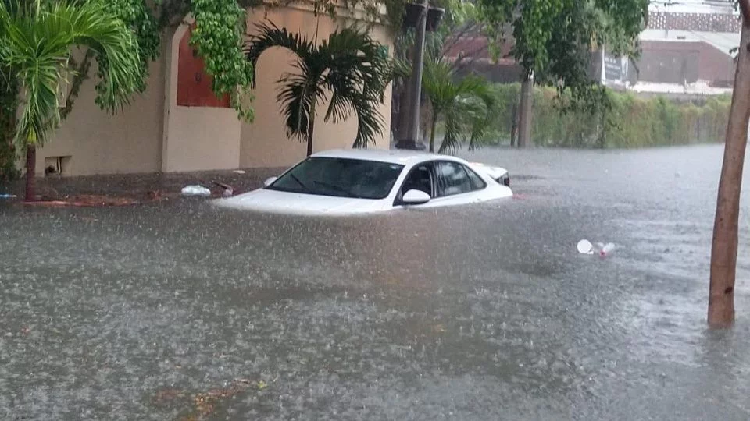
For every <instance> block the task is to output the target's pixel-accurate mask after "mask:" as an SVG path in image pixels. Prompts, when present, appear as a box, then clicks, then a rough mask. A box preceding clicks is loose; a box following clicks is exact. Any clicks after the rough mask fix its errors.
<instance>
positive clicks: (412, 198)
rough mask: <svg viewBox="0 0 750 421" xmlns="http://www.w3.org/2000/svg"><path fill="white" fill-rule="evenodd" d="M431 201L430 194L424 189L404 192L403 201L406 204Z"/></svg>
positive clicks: (419, 203)
mask: <svg viewBox="0 0 750 421" xmlns="http://www.w3.org/2000/svg"><path fill="white" fill-rule="evenodd" d="M429 201H430V195H429V194H427V193H425V192H423V191H422V190H417V189H411V190H409V191H408V192H406V193H404V197H402V198H401V203H403V204H405V205H421V204H424V203H427V202H429Z"/></svg>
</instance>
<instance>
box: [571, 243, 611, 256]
mask: <svg viewBox="0 0 750 421" xmlns="http://www.w3.org/2000/svg"><path fill="white" fill-rule="evenodd" d="M576 248H577V249H578V252H579V253H581V254H598V255H599V256H601V257H606V256H609V255H611V254H612V253H613V252H614V251H615V249H616V248H617V246H615V244H614V243H606V244H605V243H596V245H594V244H591V242H590V241H589V240H586V239H583V240H581V241H579V242H578V244H577V245H576Z"/></svg>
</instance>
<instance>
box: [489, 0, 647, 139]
mask: <svg viewBox="0 0 750 421" xmlns="http://www.w3.org/2000/svg"><path fill="white" fill-rule="evenodd" d="M477 4H478V7H479V9H480V13H479V14H478V16H480V18H481V21H482V23H483V25H482V29H483V30H484V32H485V33H486V34H487V35H489V37H490V39H491V40H494V41H495V42H494V43H493V46H495V48H494V52H495V53H496V54H497V52H498V48H497V46H498V45H499V44H500V43H502V42H503V41H504V40H506V39H508V38H509V37H510V36H512V37H513V40H514V46H513V50H512V54H513V56H514V57H515V58H516V60H517V61H518V63H519V64H520V65H521V66H522V67H523V69H524V80H523V83H524V85H525V86H526V88H527V89H526V92H529V90H530V88H531V86H530V85H531V83H532V77H533V82H534V83H536V84H539V85H542V86H550V87H555V88H557V89H558V90H559V91H560V92H561V93H562V92H564V93H565V95H568V96H569V100H570V101H569V106H570V107H572V108H574V109H577V108H584V109H587V110H589V112H596V111H598V110H600V109H605V110H606V109H607V108H608V107H609V106H610V104H609V101H608V100H609V98H610V97H609V96H608V95H606V94H605V92H604V89H603V88H602V87H601V85H600V84H598V83H597V81H595V80H592V79H591V78H590V77H589V76H588V66H589V62H590V57H591V54H590V53H591V51H593V50H594V49H596V48H597V47H598V46H601V45H606V46H607V49H608V50H609V51H610V52H612V53H614V54H623V55H628V56H630V57H635V56H636V55H637V52H638V48H637V41H636V40H637V36H638V34H639V33H640V32H641V30H642V29H643V28H644V24H645V16H646V14H647V12H648V0H588V1H583V2H581V1H574V0H525V1H517V0H478V2H477ZM526 98H527V96H525V95H524V96H522V102H528V100H527V99H526ZM519 108H520V110H521V114H522V115H521V118H520V120H521V122H522V123H524V122H526V123H530V121H531V115H530V111H531V106H530V104H529V103H522V104H520V107H519ZM520 133H521V139H520V142H519V143H520V145H522V146H523V145H525V143H526V140H528V139H525V137H526V136H527V135H528V130H524V128H523V127H522V128H521V129H520Z"/></svg>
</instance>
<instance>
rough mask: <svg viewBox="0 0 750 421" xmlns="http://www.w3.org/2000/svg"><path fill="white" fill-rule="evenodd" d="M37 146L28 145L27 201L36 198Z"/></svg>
mask: <svg viewBox="0 0 750 421" xmlns="http://www.w3.org/2000/svg"><path fill="white" fill-rule="evenodd" d="M35 177H36V146H34V145H28V146H26V201H27V202H33V201H35V200H36V178H35Z"/></svg>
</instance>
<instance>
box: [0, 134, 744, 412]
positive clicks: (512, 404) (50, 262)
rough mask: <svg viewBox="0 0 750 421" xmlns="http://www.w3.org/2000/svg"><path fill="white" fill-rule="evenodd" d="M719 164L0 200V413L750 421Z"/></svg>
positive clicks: (608, 164) (489, 154)
mask: <svg viewBox="0 0 750 421" xmlns="http://www.w3.org/2000/svg"><path fill="white" fill-rule="evenodd" d="M721 154H722V148H721V147H719V146H699V147H690V148H669V149H652V150H643V151H623V152H619V151H618V152H596V151H565V150H528V151H509V150H490V149H484V150H480V151H477V152H475V153H471V154H467V155H468V157H469V158H471V159H475V160H479V161H483V162H486V163H492V164H498V165H503V166H506V167H507V168H509V169H510V171H511V173H512V175H513V176H515V178H514V179H513V187H514V189H515V192H516V193H517V198H515V199H513V200H506V201H502V202H496V203H491V204H485V205H481V206H474V207H460V208H450V209H441V210H429V211H425V210H423V211H420V210H409V211H401V212H397V213H392V214H388V215H380V216H369V217H356V218H348V219H326V218H299V217H285V216H270V215H258V214H252V213H243V212H242V211H234V210H223V209H221V210H219V209H214V208H212V207H210V206H208V205H207V204H206V203H205V202H203V201H202V200H201V199H191V200H179V201H176V202H170V203H158V204H150V205H142V206H139V207H135V208H96V209H93V208H75V209H23V208H21V207H14V206H5V207H0V239H1V240H0V419H3V420H58V419H59V420H89V419H91V420H105V419H106V420H120V419H122V420H148V419H153V420H179V419H185V420H188V419H216V420H225V419H231V420H249V419H262V420H294V419H299V420H328V419H340V420H355V419H359V420H385V419H389V420H442V419H450V420H498V419H508V420H568V419H570V420H604V419H613V420H614V419H617V420H647V419H654V420H704V419H720V420H747V419H750V397H749V396H750V286H749V285H748V282H747V281H748V278H749V277H750V259H748V257H747V256H748V251H749V250H748V245H749V244H750V243H749V242H748V239H749V238H750V232H749V231H748V224H747V218H748V214H747V209H748V206H750V198H748V197H747V195H746V196H745V200H744V201H743V212H744V213H743V214H742V216H741V217H742V221H741V226H742V232H741V237H742V242H741V245H740V257H739V272H738V275H739V276H738V284H737V287H736V295H737V323H736V326H735V327H734V328H733V329H731V330H729V331H724V332H709V331H708V330H707V329H706V328H705V313H706V304H707V290H708V263H709V251H710V239H711V227H712V223H713V211H714V206H715V192H716V186H717V184H718V175H719V171H720V167H721ZM746 181H750V180H746ZM582 238H587V239H589V240H591V241H594V242H596V241H603V242H607V241H612V242H614V243H616V244H617V245H618V249H617V250H616V251H615V253H614V254H613V255H612V256H609V257H607V258H604V259H602V258H599V257H598V256H590V255H579V254H578V253H577V252H576V247H575V246H576V243H577V242H578V240H580V239H582Z"/></svg>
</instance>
